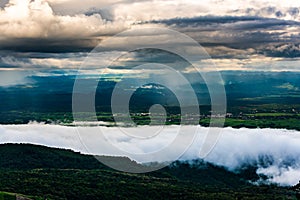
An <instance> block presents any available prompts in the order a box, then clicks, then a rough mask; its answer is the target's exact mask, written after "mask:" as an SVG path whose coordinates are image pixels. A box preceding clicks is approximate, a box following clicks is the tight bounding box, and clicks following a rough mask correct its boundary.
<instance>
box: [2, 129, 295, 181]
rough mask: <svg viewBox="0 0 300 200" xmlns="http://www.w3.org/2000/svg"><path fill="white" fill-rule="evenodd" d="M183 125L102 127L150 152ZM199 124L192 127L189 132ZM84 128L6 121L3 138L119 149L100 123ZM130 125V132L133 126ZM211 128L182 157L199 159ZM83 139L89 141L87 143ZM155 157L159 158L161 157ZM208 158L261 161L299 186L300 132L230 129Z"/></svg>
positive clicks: (131, 147)
mask: <svg viewBox="0 0 300 200" xmlns="http://www.w3.org/2000/svg"><path fill="white" fill-rule="evenodd" d="M177 128H178V127H176V126H169V127H168V128H166V129H167V131H166V132H164V134H163V135H160V136H159V137H156V138H152V139H143V140H141V139H138V138H128V137H127V136H122V137H121V136H119V135H118V134H115V133H116V132H118V131H119V129H118V128H116V127H113V128H112V127H111V128H108V127H102V128H101V129H102V131H104V132H106V133H108V135H109V136H108V137H110V138H109V140H113V141H114V142H115V145H117V146H118V147H120V148H122V149H125V150H126V151H129V152H135V153H137V154H145V153H149V152H153V151H157V150H159V149H160V148H163V147H164V146H166V145H168V144H169V143H170V141H172V139H174V134H176V132H175V130H177ZM194 128H195V127H186V129H185V131H189V130H193V129H194ZM79 130H80V131H82V130H84V131H83V132H84V134H80V137H81V140H80V137H79V135H78V132H77V131H78V129H77V128H75V127H64V126H59V125H44V124H28V125H2V126H0V141H1V143H33V144H41V145H46V146H50V147H62V148H68V149H73V150H76V151H81V152H83V153H91V151H88V150H87V149H86V147H85V146H84V145H86V146H88V149H89V150H93V152H92V153H97V154H104V155H107V154H113V153H112V152H111V151H110V150H109V149H107V148H108V146H107V142H108V140H107V138H106V140H105V139H103V138H101V137H100V136H99V127H81V128H80V129H79ZM127 130H128V131H130V129H127ZM141 130H142V131H141ZM131 131H135V132H143V133H147V134H148V135H149V132H152V131H153V129H151V128H150V127H147V126H145V127H143V128H141V127H138V128H131ZM206 132H207V128H203V127H200V128H199V134H198V135H199V137H197V139H196V140H195V141H194V143H193V144H192V145H191V146H190V148H189V149H188V150H187V151H186V152H185V154H184V155H183V156H182V157H181V159H182V160H192V159H197V158H199V151H200V149H201V145H202V142H203V136H204V135H205V134H203V133H206ZM81 133H82V132H81ZM82 141H85V143H84V144H83V143H82ZM89 142H90V143H89ZM92 145H96V146H92ZM174 153H176V150H175V149H174V151H170V152H169V155H164V159H165V160H168V158H169V157H172V156H173V155H172V154H174ZM124 155H126V153H124ZM152 159H153V161H155V159H156V158H152ZM158 161H163V160H158ZM205 161H208V162H211V163H214V164H216V165H219V166H224V167H226V168H228V169H229V170H232V171H235V170H239V169H240V168H241V167H243V166H245V165H255V166H257V167H258V170H257V174H260V175H265V176H267V177H268V179H267V180H265V181H264V182H267V183H277V184H279V185H294V184H296V183H298V181H299V180H300V133H299V132H298V131H287V130H284V129H246V128H242V129H233V128H224V129H222V135H221V137H220V139H219V141H218V143H217V144H216V146H215V148H214V149H213V150H212V152H211V153H210V154H209V155H208V156H207V157H206V158H205Z"/></svg>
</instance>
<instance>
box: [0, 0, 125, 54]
mask: <svg viewBox="0 0 300 200" xmlns="http://www.w3.org/2000/svg"><path fill="white" fill-rule="evenodd" d="M126 27H127V25H126V23H124V22H123V21H114V22H111V21H107V20H105V19H103V18H102V17H101V16H100V15H99V14H94V15H90V16H87V15H84V14H78V15H74V16H70V15H57V14H55V13H54V12H53V10H52V8H51V7H50V5H49V4H48V3H47V2H46V1H44V0H34V1H30V0H10V1H9V3H8V4H6V6H5V7H4V8H3V9H2V10H0V44H1V45H0V47H1V48H2V49H10V50H17V51H46V52H47V51H50V52H55V51H64V50H65V49H68V50H69V51H72V50H73V51H76V48H79V49H77V50H80V51H82V50H84V49H86V48H89V49H91V48H92V47H93V46H95V45H96V44H98V43H99V37H101V36H105V35H113V34H115V33H117V32H119V31H122V30H124V29H125V28H126Z"/></svg>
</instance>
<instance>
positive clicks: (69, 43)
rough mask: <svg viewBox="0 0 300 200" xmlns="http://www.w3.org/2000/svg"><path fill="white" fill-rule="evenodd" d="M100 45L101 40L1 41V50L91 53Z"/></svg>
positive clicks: (39, 39) (25, 39) (33, 39)
mask: <svg viewBox="0 0 300 200" xmlns="http://www.w3.org/2000/svg"><path fill="white" fill-rule="evenodd" d="M99 43H100V40H99V39H68V38H66V39H55V38H53V39H42V38H21V39H7V40H5V41H0V50H6V51H15V52H41V53H66V52H89V51H91V50H92V49H93V48H94V47H95V46H97V45H98V44H99Z"/></svg>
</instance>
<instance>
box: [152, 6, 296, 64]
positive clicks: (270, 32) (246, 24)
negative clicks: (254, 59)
mask: <svg viewBox="0 0 300 200" xmlns="http://www.w3.org/2000/svg"><path fill="white" fill-rule="evenodd" d="M271 11H272V9H271V8H270V10H269V12H271ZM290 12H292V13H297V10H296V9H291V10H290ZM147 23H155V24H165V25H167V26H169V27H172V28H174V29H176V30H178V31H180V32H184V33H186V34H188V35H189V36H191V37H193V38H194V39H196V40H197V41H198V42H199V43H200V44H201V45H203V46H204V47H207V48H209V49H210V51H211V53H212V54H211V56H212V57H215V58H222V57H224V58H229V57H236V56H239V55H240V53H241V52H240V51H236V50H245V52H244V53H245V54H252V53H258V54H264V55H266V56H270V57H273V56H274V57H299V55H300V54H299V48H298V46H295V45H294V46H293V45H292V46H291V45H290V44H293V43H300V37H299V35H296V34H287V33H289V30H288V29H289V28H295V29H297V28H299V27H300V23H299V22H297V21H292V20H281V19H275V18H263V17H253V16H243V17H237V16H204V17H194V18H175V19H169V20H155V21H150V22H147ZM299 30H300V29H299ZM219 47H224V48H223V53H222V52H220V51H217V53H216V54H214V53H215V52H216V51H214V50H213V48H219ZM249 49H250V51H251V52H250V51H248V50H249ZM220 53H221V54H220Z"/></svg>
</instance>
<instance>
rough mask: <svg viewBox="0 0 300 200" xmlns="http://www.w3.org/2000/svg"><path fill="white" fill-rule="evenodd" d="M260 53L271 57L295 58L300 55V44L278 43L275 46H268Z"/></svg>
mask: <svg viewBox="0 0 300 200" xmlns="http://www.w3.org/2000/svg"><path fill="white" fill-rule="evenodd" d="M260 53H262V54H265V55H266V56H271V57H286V58H295V57H300V44H299V43H298V44H293V43H290V44H277V45H274V46H267V47H266V48H264V49H263V50H262V51H261V52H260Z"/></svg>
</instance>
